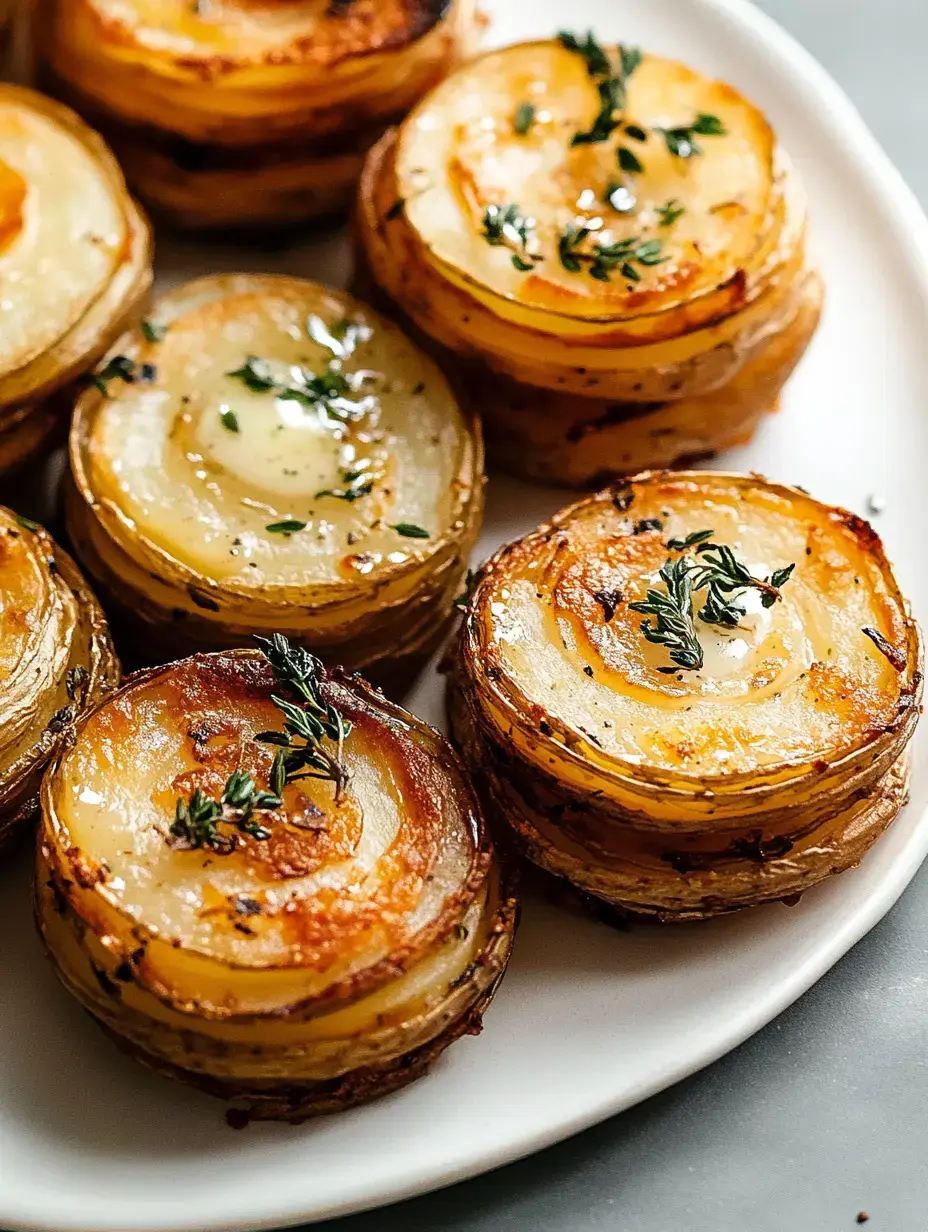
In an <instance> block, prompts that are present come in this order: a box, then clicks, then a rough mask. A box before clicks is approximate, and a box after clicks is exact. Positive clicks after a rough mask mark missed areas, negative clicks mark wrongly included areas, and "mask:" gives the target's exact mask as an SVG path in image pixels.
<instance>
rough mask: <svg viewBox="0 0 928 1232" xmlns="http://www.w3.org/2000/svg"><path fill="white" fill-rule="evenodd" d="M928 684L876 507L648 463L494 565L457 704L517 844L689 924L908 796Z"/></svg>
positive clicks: (472, 758) (857, 834)
mask: <svg viewBox="0 0 928 1232" xmlns="http://www.w3.org/2000/svg"><path fill="white" fill-rule="evenodd" d="M790 566H793V568H792V569H790ZM720 579H721V580H720ZM725 579H732V581H731V584H728V583H726V581H725ZM745 579H747V580H745ZM707 582H708V584H707ZM732 605H734V608H735V609H736V610H734V611H732V610H731V607H732ZM726 609H728V610H727V611H726ZM921 695H922V648H921V640H920V635H919V630H918V627H917V626H916V624H915V622H914V621H913V620H912V619H911V618H910V616H909V615H908V609H907V606H906V603H905V600H904V599H903V597H902V595H901V594H900V592H899V588H898V586H897V584H896V581H895V580H894V578H893V574H892V570H891V568H890V565H889V563H888V562H887V560H886V557H885V555H884V553H883V548H882V546H881V544H880V541H879V538H878V537H877V535H876V534H875V532H874V531H873V530H872V528H871V527H870V526H869V525H868V524H867V523H866V522H864V521H862V520H861V519H860V518H858V517H856V516H855V515H853V514H850V513H847V512H846V511H844V510H841V509H836V508H830V507H828V506H825V505H822V504H820V503H818V502H817V501H815V500H813V499H812V498H811V497H810V496H808V495H807V494H806V493H805V492H803V491H801V490H800V489H795V488H787V487H784V486H782V485H778V484H772V483H768V482H766V481H765V480H763V479H761V478H759V477H757V476H753V475H751V476H738V475H727V474H711V473H698V472H679V473H668V472H663V473H662V472H653V473H645V474H642V475H639V476H636V477H635V478H634V479H632V480H630V481H629V482H627V483H626V484H624V485H621V486H618V487H613V488H611V489H607V490H605V491H602V492H600V493H598V494H597V495H595V496H591V497H589V498H587V499H585V500H583V501H581V502H579V503H578V504H575V505H573V506H571V507H569V508H567V509H565V510H564V511H563V512H561V513H560V514H558V515H557V516H556V517H555V518H554V519H553V520H552V522H551V523H550V524H548V525H546V526H542V527H540V528H539V529H538V530H537V531H535V532H533V533H532V534H530V535H528V536H527V537H525V538H524V539H522V540H520V541H518V542H515V543H512V544H510V545H509V546H508V547H505V548H503V549H501V550H500V551H499V552H498V553H497V555H496V556H494V557H493V558H492V560H491V561H490V562H489V563H488V564H487V565H486V566H485V567H484V569H483V570H482V572H481V575H480V579H479V582H478V584H477V587H476V590H475V592H474V594H473V596H472V599H471V601H470V606H469V611H468V615H467V618H466V620H465V622H464V625H463V627H462V631H461V636H460V640H459V644H458V645H457V647H456V650H455V652H454V659H453V668H452V673H451V688H450V712H451V717H452V724H453V730H454V734H455V739H456V741H457V743H458V745H459V747H460V748H461V749H462V751H463V752H464V755H465V757H466V759H467V760H468V762H469V764H470V766H471V768H472V770H473V772H474V774H475V776H476V781H477V782H478V784H479V788H480V791H481V793H482V794H483V798H484V802H485V807H486V808H487V811H488V815H489V816H490V817H491V820H497V819H498V820H499V821H501V822H504V823H506V824H507V825H508V832H509V834H510V835H511V838H512V840H513V842H514V844H515V846H516V847H517V849H519V850H520V851H521V852H522V853H523V854H525V855H526V856H527V857H528V858H529V859H530V860H532V861H533V862H535V863H536V864H538V865H540V866H541V867H542V868H543V869H545V870H547V871H548V872H550V873H552V874H554V875H556V876H557V877H560V878H565V879H566V880H567V881H569V882H570V883H572V884H573V885H574V886H575V887H577V888H579V889H580V890H582V891H584V892H586V893H588V894H590V895H593V896H595V897H596V898H598V899H601V900H603V901H605V902H606V903H609V904H611V905H612V906H614V907H616V908H619V909H620V910H622V911H626V912H631V913H636V914H640V915H645V916H651V917H656V918H658V919H660V920H687V919H701V918H705V917H708V916H713V915H717V914H720V913H722V912H726V911H730V910H732V909H734V908H738V907H746V906H750V905H753V904H756V903H761V902H766V901H769V900H774V899H789V898H791V896H794V895H797V894H800V893H802V892H803V891H804V890H806V889H808V888H809V887H810V886H813V885H815V884H816V883H817V882H820V881H822V880H823V879H824V878H826V877H829V876H831V875H832V874H834V873H838V872H842V871H844V870H845V869H848V868H850V867H852V866H854V865H856V864H857V863H858V862H859V861H860V859H861V857H862V856H863V855H864V854H865V852H866V851H867V850H868V848H869V847H870V845H871V844H872V843H873V842H874V841H875V840H876V839H877V838H878V836H879V835H880V834H881V833H882V832H883V831H884V830H885V829H886V827H887V826H888V825H889V824H890V822H891V821H892V820H893V818H894V817H895V816H896V814H897V812H898V810H899V808H900V807H901V805H902V803H903V802H904V799H905V795H906V781H907V759H906V746H907V744H908V741H909V739H910V737H911V736H912V733H913V731H914V728H915V725H916V722H917V721H918V715H919V707H920V701H921Z"/></svg>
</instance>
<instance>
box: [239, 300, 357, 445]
mask: <svg viewBox="0 0 928 1232" xmlns="http://www.w3.org/2000/svg"><path fill="white" fill-rule="evenodd" d="M343 324H344V329H343V330H341V331H340V336H339V334H338V333H337V332H336V331H339V329H340V327H339V326H333V327H332V329H331V330H329V329H327V328H326V326H325V325H324V323H323V322H322V320H321V319H320V318H319V317H310V318H309V322H308V324H307V328H308V329H309V330H310V332H311V336H312V337H313V339H314V341H316V342H319V343H320V345H323V346H326V347H328V349H330V350H333V348H338V352H337V353H335V352H334V350H333V355H334V358H333V359H332V360H330V361H329V365H328V367H327V368H326V370H325V371H324V372H319V373H316V372H313V371H311V369H309V368H305V367H303V366H302V365H300V364H291V365H288V366H287V367H286V370H285V371H286V377H285V378H281V377H279V376H277V375H275V373H274V370H273V369H272V367H271V364H270V362H269V361H268V360H266V359H260V358H259V357H258V356H257V355H249V356H248V357H247V359H246V360H245V362H244V363H243V364H242V366H241V367H240V368H235V369H234V370H233V371H232V372H229V373H227V375H228V376H230V377H232V378H233V379H235V380H238V381H241V382H242V384H243V385H244V386H245V387H246V388H247V389H250V390H251V392H252V393H272V394H274V395H275V397H278V398H286V399H289V400H290V401H293V402H299V403H300V404H301V405H302V406H306V407H310V408H312V409H313V410H322V411H323V412H324V413H325V414H326V415H327V416H329V417H331V418H333V419H336V420H338V421H340V422H342V423H350V422H354V421H356V420H358V419H362V418H363V417H364V415H366V414H367V412H368V411H369V410H370V406H371V403H370V399H369V398H366V397H362V398H353V397H350V396H349V395H351V394H353V393H354V392H355V391H354V384H353V382H352V380H351V378H350V377H348V376H346V374H345V373H344V372H343V371H342V370H341V362H342V358H343V357H347V356H348V355H350V354H351V351H352V350H353V349H354V347H355V346H356V345H357V342H358V341H361V340H363V338H364V336H365V335H364V332H363V331H364V328H365V327H362V326H359V325H357V323H355V322H344V323H343ZM314 329H315V330H316V333H313V332H312V331H313V330H314ZM367 336H369V333H368V335H367ZM323 337H325V338H326V339H327V341H325V342H323V340H322V339H323Z"/></svg>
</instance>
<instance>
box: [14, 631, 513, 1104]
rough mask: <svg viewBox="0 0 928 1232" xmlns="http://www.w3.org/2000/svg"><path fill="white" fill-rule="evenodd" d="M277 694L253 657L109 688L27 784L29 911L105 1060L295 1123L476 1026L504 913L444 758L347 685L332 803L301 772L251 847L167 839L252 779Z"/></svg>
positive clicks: (264, 771)
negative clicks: (101, 1041)
mask: <svg viewBox="0 0 928 1232" xmlns="http://www.w3.org/2000/svg"><path fill="white" fill-rule="evenodd" d="M282 690H283V691H284V692H285V691H286V689H285V686H282V685H281V683H280V682H279V681H277V682H276V683H275V680H274V679H273V678H272V676H271V672H270V669H269V667H268V663H267V662H266V661H265V659H264V658H263V657H262V656H261V655H260V654H259V653H257V652H256V651H238V652H232V653H227V654H215V655H204V656H197V657H195V658H193V659H188V660H186V661H184V662H181V663H178V664H174V665H172V666H170V667H166V668H160V669H153V670H152V671H149V672H144V673H138V674H136V675H135V676H134V677H132V678H131V679H130V680H129V681H127V682H126V684H125V685H124V686H123V688H122V689H121V690H120V691H119V692H118V693H117V694H116V695H115V696H114V697H113V698H112V699H111V700H110V701H109V702H108V703H107V704H105V705H103V706H102V707H101V708H99V709H97V710H96V711H95V712H94V713H93V714H92V715H91V717H90V718H89V719H88V721H87V722H86V723H85V724H84V725H83V727H82V728H81V731H80V734H79V736H78V739H77V741H76V743H75V744H74V746H73V748H71V749H70V750H69V751H67V752H66V753H64V755H63V756H61V757H60V758H58V759H57V760H56V762H55V764H54V766H53V768H52V769H51V771H50V773H49V775H48V776H47V778H46V780H45V785H44V792H43V809H44V824H43V830H42V835H41V843H40V849H41V850H40V861H39V872H38V880H37V884H38V889H39V903H38V914H39V921H40V927H41V930H42V934H43V937H44V939H45V942H46V945H47V947H48V950H49V953H50V955H51V957H52V959H53V961H54V963H55V964H56V966H57V968H58V970H59V973H60V974H61V976H62V978H63V979H64V981H65V983H66V984H67V985H68V987H69V988H70V989H71V991H72V992H73V993H74V994H75V995H76V996H77V997H78V998H79V1000H80V1001H81V1002H82V1003H83V1004H84V1005H85V1007H86V1008H87V1009H88V1010H90V1012H91V1013H92V1014H93V1015H94V1016H95V1017H96V1018H97V1019H98V1020H99V1022H100V1023H101V1025H102V1026H103V1028H104V1029H105V1030H106V1031H107V1033H108V1034H109V1035H111V1036H112V1037H113V1038H114V1039H115V1040H116V1041H117V1042H118V1043H119V1044H120V1046H121V1047H123V1048H124V1049H125V1050H126V1051H128V1052H130V1053H131V1054H132V1055H134V1056H136V1057H138V1058H139V1059H140V1060H142V1061H144V1062H145V1063H146V1064H149V1065H151V1066H153V1067H154V1068H155V1069H157V1070H159V1071H160V1072H163V1073H165V1074H167V1075H169V1076H171V1077H176V1078H179V1079H182V1080H183V1081H186V1082H190V1083H193V1084H195V1085H197V1086H200V1087H202V1088H204V1089H206V1090H208V1091H210V1092H212V1093H214V1094H217V1095H221V1096H224V1097H227V1098H236V1099H239V1100H242V1101H244V1103H245V1105H246V1107H247V1108H248V1109H249V1110H250V1111H251V1112H252V1113H253V1114H254V1115H256V1116H262V1117H274V1118H284V1119H291V1120H298V1119H301V1118H302V1117H305V1116H308V1115H311V1114H314V1113H318V1112H326V1111H330V1110H332V1109H335V1108H344V1107H347V1106H350V1105H352V1104H355V1103H360V1102H363V1101H365V1100H368V1099H371V1098H373V1097H375V1096H377V1095H381V1094H384V1093H385V1092H387V1091H390V1090H393V1089H395V1088H396V1087H399V1086H402V1085H404V1084H405V1083H407V1082H409V1081H411V1080H412V1079H414V1078H416V1077H417V1076H418V1075H419V1074H421V1073H422V1072H424V1070H425V1069H426V1068H427V1067H428V1065H429V1064H430V1063H431V1062H432V1060H433V1059H434V1058H435V1057H436V1056H437V1055H438V1054H439V1053H440V1052H441V1051H442V1050H443V1049H444V1048H445V1047H446V1045H447V1044H449V1043H451V1042H452V1041H453V1040H454V1039H456V1038H457V1037H458V1036H459V1035H461V1034H462V1033H464V1032H474V1031H476V1030H478V1029H479V1024H480V1014H481V1012H482V1010H483V1008H484V1007H485V1005H486V1004H487V1003H488V1001H489V1000H490V997H491V996H492V994H493V991H494V989H495V987H496V984H497V983H498V981H499V979H500V978H501V976H502V973H503V971H504V969H505V966H506V962H507V960H508V956H509V949H510V945H511V941H512V933H513V929H514V925H515V902H514V900H513V899H512V897H511V895H510V894H509V892H508V891H507V890H506V889H505V888H504V886H503V884H502V882H501V880H500V875H499V870H498V869H497V868H496V867H495V866H494V865H493V863H492V859H491V855H492V853H491V849H490V846H489V843H488V840H487V838H486V834H485V831H484V827H483V822H482V820H481V817H480V813H479V809H478V807H477V804H476V801H475V798H474V796H473V794H472V791H471V789H470V787H469V786H468V784H467V782H466V780H465V778H464V776H463V774H462V771H461V769H460V767H459V765H458V763H457V760H456V758H455V756H454V754H453V753H452V751H451V750H450V748H449V747H448V746H447V744H445V742H444V741H443V740H442V739H441V738H440V737H439V736H438V735H437V734H436V733H435V732H433V731H432V730H431V729H430V728H428V727H427V726H426V725H425V724H423V723H421V722H420V721H419V720H417V719H415V718H413V717H412V716H411V715H409V714H407V713H405V712H404V711H402V710H400V709H399V708H398V707H396V706H393V705H391V704H390V703H388V702H386V701H385V700H384V699H383V697H382V696H381V695H379V694H378V693H377V692H375V691H374V690H372V689H370V688H369V687H368V686H366V685H365V684H363V682H361V681H360V680H358V679H357V678H355V679H351V678H347V677H340V676H339V677H331V676H330V677H329V678H328V679H327V681H326V683H325V685H324V697H325V701H326V703H327V704H330V705H333V706H335V707H337V709H338V711H339V713H340V714H341V716H342V717H343V719H344V720H346V721H347V722H348V723H350V724H351V730H350V733H349V735H348V736H347V737H346V738H345V740H344V749H343V753H342V752H341V751H340V754H339V755H340V756H343V764H344V768H345V771H346V774H347V785H346V787H345V790H344V791H343V792H342V793H341V794H339V793H338V792H337V791H336V790H335V789H334V787H333V783H332V782H327V781H320V780H318V779H307V778H304V779H302V780H299V781H295V782H293V783H288V785H287V786H286V787H285V788H284V790H283V793H282V800H279V801H278V804H279V811H271V812H267V811H266V812H264V813H262V814H261V817H262V823H263V827H264V828H263V830H257V831H256V830H254V829H253V830H252V831H250V832H248V833H245V832H244V831H243V830H242V829H238V830H235V829H233V828H231V827H230V835H231V837H229V838H228V841H227V845H226V846H225V847H223V848H220V847H218V846H215V845H214V846H213V847H205V846H201V847H194V846H193V845H191V844H190V843H178V842H177V840H176V839H175V838H174V833H175V831H174V830H172V828H171V827H172V823H173V821H174V817H175V797H181V798H183V799H185V800H188V799H189V800H190V801H191V807H192V801H193V798H194V792H195V791H196V790H197V789H199V790H201V791H202V792H204V793H206V794H207V795H210V796H213V795H215V794H217V792H218V790H219V785H220V784H221V783H222V782H223V781H224V780H225V779H226V776H227V775H229V774H230V773H231V772H233V771H235V772H237V773H240V774H244V773H247V774H249V775H250V776H252V778H253V781H255V782H257V783H259V784H260V785H262V786H263V785H265V784H267V783H268V782H269V781H270V779H271V778H272V774H273V772H272V759H273V755H274V746H273V745H268V744H266V743H265V744H259V743H256V742H255V740H254V736H255V734H256V733H258V732H261V731H263V730H264V729H270V730H274V729H281V728H282V716H281V712H280V710H279V708H278V706H277V705H276V704H275V700H274V699H275V694H277V693H279V692H281V691H282ZM114 764H115V765H118V766H119V767H120V769H119V771H118V773H114Z"/></svg>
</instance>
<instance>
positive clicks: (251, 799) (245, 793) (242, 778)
mask: <svg viewBox="0 0 928 1232" xmlns="http://www.w3.org/2000/svg"><path fill="white" fill-rule="evenodd" d="M282 803H283V801H282V800H281V798H280V796H279V795H278V794H275V793H274V792H273V791H259V790H258V787H257V785H256V784H255V780H254V778H253V777H252V776H251V775H250V774H249V773H248V771H247V770H242V769H236V770H233V771H232V773H231V774H230V775H229V777H228V779H227V780H226V785H225V787H224V788H223V790H222V794H221V795H220V797H219V799H218V800H214V799H212V798H211V797H210V796H207V795H206V794H205V792H203V791H201V790H200V788H199V787H197V788H195V789H194V791H193V792H192V793H191V796H190V799H189V800H184V799H182V798H181V797H178V799H177V804H176V806H175V809H174V821H173V823H172V825H171V829H170V840H169V841H170V844H171V846H172V847H174V848H175V849H176V850H178V851H192V850H194V849H195V848H200V847H207V848H209V850H210V851H214V852H216V854H217V855H228V854H229V853H230V852H232V851H234V850H235V848H236V847H237V846H238V843H237V842H236V838H235V831H239V832H240V833H242V834H248V835H250V836H251V837H252V838H254V839H259V840H264V839H268V838H270V836H271V832H270V830H269V829H268V828H267V827H266V826H265V825H262V824H261V821H259V820H258V819H257V818H256V817H255V814H256V813H265V812H268V811H269V810H272V809H276V808H280V806H281V804H282ZM221 825H227V826H232V827H233V829H232V832H231V833H230V832H229V831H228V830H221V829H220V826H221Z"/></svg>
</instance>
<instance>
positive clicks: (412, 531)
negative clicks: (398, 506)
mask: <svg viewBox="0 0 928 1232" xmlns="http://www.w3.org/2000/svg"><path fill="white" fill-rule="evenodd" d="M390 529H391V530H395V531H396V533H397V534H398V535H403V536H404V537H405V538H407V539H431V537H432V536H431V535H430V534H429V532H428V531H427V530H423V529H422V527H421V526H416V524H415V523H414V522H396V523H391V524H390Z"/></svg>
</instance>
